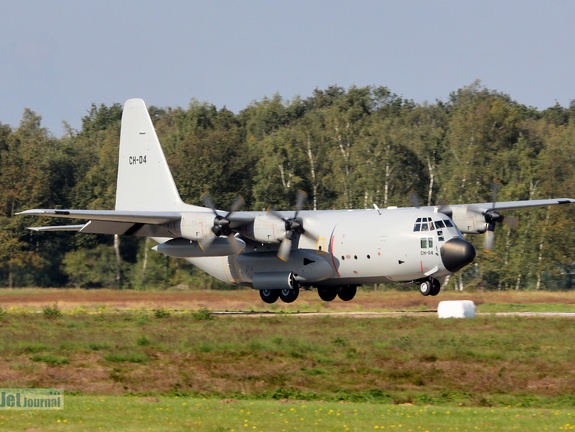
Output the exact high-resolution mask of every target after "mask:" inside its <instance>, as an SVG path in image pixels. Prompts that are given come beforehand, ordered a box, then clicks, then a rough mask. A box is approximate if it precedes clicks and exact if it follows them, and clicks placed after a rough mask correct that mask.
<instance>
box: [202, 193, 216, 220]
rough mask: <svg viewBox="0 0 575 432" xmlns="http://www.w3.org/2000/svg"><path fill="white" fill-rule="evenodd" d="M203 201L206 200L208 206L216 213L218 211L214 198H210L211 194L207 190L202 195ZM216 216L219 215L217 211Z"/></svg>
mask: <svg viewBox="0 0 575 432" xmlns="http://www.w3.org/2000/svg"><path fill="white" fill-rule="evenodd" d="M202 201H203V202H204V204H205V205H206V207H208V208H210V209H212V211H213V212H214V213H216V206H215V205H214V202H213V201H212V199H211V198H210V195H209V194H208V193H207V192H206V193H205V194H203V195H202ZM216 216H217V213H216Z"/></svg>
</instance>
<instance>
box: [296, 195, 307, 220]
mask: <svg viewBox="0 0 575 432" xmlns="http://www.w3.org/2000/svg"><path fill="white" fill-rule="evenodd" d="M306 201H307V193H306V192H305V191H303V190H301V189H300V190H298V191H297V197H296V204H295V208H296V217H297V213H298V212H299V211H300V210H301V209H302V207H303V205H304V204H305V202H306Z"/></svg>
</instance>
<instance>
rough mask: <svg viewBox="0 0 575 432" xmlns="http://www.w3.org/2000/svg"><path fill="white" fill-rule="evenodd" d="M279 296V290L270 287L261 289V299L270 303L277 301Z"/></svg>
mask: <svg viewBox="0 0 575 432" xmlns="http://www.w3.org/2000/svg"><path fill="white" fill-rule="evenodd" d="M279 296H280V293H279V290H269V289H264V290H260V297H261V299H262V300H263V301H264V302H266V303H269V304H272V303H275V302H276V301H277V299H278V298H279Z"/></svg>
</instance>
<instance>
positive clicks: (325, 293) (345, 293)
mask: <svg viewBox="0 0 575 432" xmlns="http://www.w3.org/2000/svg"><path fill="white" fill-rule="evenodd" d="M317 293H318V295H319V298H320V299H322V300H323V301H326V302H330V301H332V300H335V298H336V297H339V298H340V299H341V300H343V301H351V300H353V298H354V297H355V294H356V293H357V286H356V285H343V286H339V287H330V288H326V287H323V288H318V289H317ZM298 296H299V287H293V288H286V289H263V290H260V297H261V299H262V300H263V301H264V302H265V303H269V304H272V303H275V302H276V301H278V299H280V300H281V301H283V302H284V303H292V302H294V301H296V299H297V298H298Z"/></svg>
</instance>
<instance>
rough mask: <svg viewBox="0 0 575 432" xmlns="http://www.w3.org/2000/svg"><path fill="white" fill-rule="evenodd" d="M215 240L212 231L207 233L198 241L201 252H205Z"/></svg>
mask: <svg viewBox="0 0 575 432" xmlns="http://www.w3.org/2000/svg"><path fill="white" fill-rule="evenodd" d="M215 239H216V235H215V234H214V232H213V231H212V230H209V231H208V233H207V234H206V235H205V236H204V237H203V238H201V239H200V240H199V241H198V244H199V245H200V249H201V250H203V251H207V250H208V249H209V248H210V246H211V245H212V243H213V242H214V240H215Z"/></svg>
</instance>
